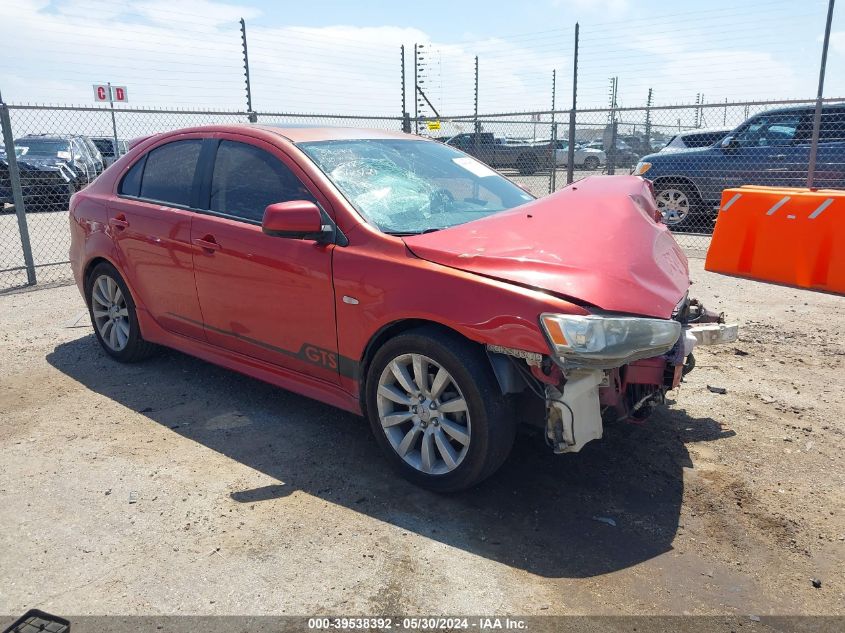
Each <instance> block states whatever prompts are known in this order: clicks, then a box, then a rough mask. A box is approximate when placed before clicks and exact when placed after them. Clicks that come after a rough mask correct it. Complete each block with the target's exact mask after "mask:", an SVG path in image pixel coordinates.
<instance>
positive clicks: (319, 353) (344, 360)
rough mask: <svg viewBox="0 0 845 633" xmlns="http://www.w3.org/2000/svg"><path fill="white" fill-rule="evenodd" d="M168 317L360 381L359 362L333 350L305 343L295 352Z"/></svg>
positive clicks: (196, 322)
mask: <svg viewBox="0 0 845 633" xmlns="http://www.w3.org/2000/svg"><path fill="white" fill-rule="evenodd" d="M168 315H170V316H172V317H175V318H177V319H180V320H182V321H187V322H188V323H193V324H194V325H199V326H202V327H204V328H205V329H207V330H211V331H213V332H217V333H218V334H225V335H226V336H231V337H233V338H236V339H240V340H241V341H246V342H247V343H251V344H252V345H257V346H258V347H263V348H264V349H267V350H270V351H272V352H276V353H277V354H283V355H285V356H290V357H292V358H296V359H298V360H301V361H303V362H305V363H309V364H311V365H316V366H318V367H324V368H325V369H329V370H334V371H337V372H338V373H339V374H340V375H341V376H345V377H347V378H352V379H354V380H358V361H356V360H354V359H352V358H348V357H346V356H342V355H340V354H338V353H337V352H333V351H332V350H329V349H323V348H322V347H317V346H316V345H311V344H310V343H303V344H302V347H300V348H299V351H298V352H294V351H291V350H289V349H285V348H283V347H278V346H276V345H272V344H270V343H265V342H264V341H259V340H258V339H254V338H252V337H249V336H244V335H243V334H239V333H238V332H232V331H231V330H224V329H222V328H219V327H215V326H213V325H208V324H207V323H205V324H204V323H201V322H199V321H196V320H194V319H189V318H188V317H184V316H182V315H181V314H175V313H173V312H168Z"/></svg>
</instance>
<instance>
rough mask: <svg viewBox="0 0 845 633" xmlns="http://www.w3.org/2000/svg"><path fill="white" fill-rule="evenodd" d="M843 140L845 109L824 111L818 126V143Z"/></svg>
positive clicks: (844, 136)
mask: <svg viewBox="0 0 845 633" xmlns="http://www.w3.org/2000/svg"><path fill="white" fill-rule="evenodd" d="M843 141H845V111H839V112H836V111H834V112H825V111H824V110H822V122H821V127H820V128H819V142H820V143H841V142H843Z"/></svg>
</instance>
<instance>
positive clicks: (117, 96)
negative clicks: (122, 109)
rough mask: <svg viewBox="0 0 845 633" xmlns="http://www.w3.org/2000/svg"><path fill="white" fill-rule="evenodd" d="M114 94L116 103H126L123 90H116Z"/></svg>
mask: <svg viewBox="0 0 845 633" xmlns="http://www.w3.org/2000/svg"><path fill="white" fill-rule="evenodd" d="M114 94H115V99H114V100H115V101H125V100H126V95H125V94H124V92H123V88H115V89H114Z"/></svg>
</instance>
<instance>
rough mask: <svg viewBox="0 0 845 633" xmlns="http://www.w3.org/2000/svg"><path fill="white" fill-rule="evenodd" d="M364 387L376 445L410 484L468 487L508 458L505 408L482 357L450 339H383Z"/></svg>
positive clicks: (432, 332)
mask: <svg viewBox="0 0 845 633" xmlns="http://www.w3.org/2000/svg"><path fill="white" fill-rule="evenodd" d="M365 388H366V406H367V414H368V417H369V420H370V425H371V427H372V429H373V433H374V434H375V436H376V440H377V441H378V443H379V445H380V446H381V448H382V450H383V451H384V453H385V454H386V455H387V458H388V460H389V461H390V462H391V463H392V465H393V466H394V467H395V468H396V469H397V470H398V471H399V472H400V474H402V475H403V476H404V477H405V478H407V479H409V480H410V481H412V482H414V483H415V484H417V485H420V486H423V487H425V488H429V489H432V490H436V491H439V492H452V491H457V490H463V489H465V488H469V487H471V486H473V485H475V484H477V483H478V482H480V481H482V480H483V479H485V478H487V477H489V476H490V475H491V474H493V472H495V471H496V470H497V469H498V468H499V466H501V465H502V463H503V462H504V461H505V459H506V458H507V456H508V454H509V453H510V449H511V446H512V444H513V438H514V433H515V423H514V419H513V416H512V414H511V411H510V407H509V406H508V402H507V400H506V399H505V397H504V396H503V395H502V393H501V390H500V389H499V386H498V384H497V383H496V380H495V377H494V376H493V374H492V370H491V368H490V364H489V361H488V360H487V359H486V357H485V356H484V354H483V352H482V351H481V350H480V349H479V348H477V347H475V346H473V345H472V344H470V343H469V342H467V341H465V340H463V339H461V338H460V337H458V336H457V335H453V334H449V333H446V332H442V331H440V330H437V329H435V328H420V329H417V330H413V331H409V332H406V333H404V334H401V335H399V336H397V337H395V338H393V339H391V340H389V341H388V342H387V343H385V345H384V346H383V347H382V348H381V349H380V350H379V351H378V352H377V353H376V355H375V357H374V358H373V361H372V362H371V363H370V367H369V370H368V372H367V379H366V387H365Z"/></svg>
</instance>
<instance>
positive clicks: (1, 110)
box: [0, 97, 36, 286]
mask: <svg viewBox="0 0 845 633" xmlns="http://www.w3.org/2000/svg"><path fill="white" fill-rule="evenodd" d="M0 126H2V128H3V146H4V147H5V148H6V162H7V163H8V164H9V180H10V181H11V183H12V199H13V200H14V202H15V215H16V216H17V217H18V232H19V233H20V238H21V250H23V260H24V264H25V265H26V283H27V285H29V286H34V285H35V283H36V279H35V261H34V260H33V258H32V244H31V243H30V240H29V227H28V226H27V223H26V207H25V206H24V202H23V189H22V188H21V172H20V169H19V168H18V157H17V156H16V155H15V137H14V135H13V134H12V120H11V118H10V117H9V106H7V105H6V104H5V103H4V102H3V99H2V97H0Z"/></svg>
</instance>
